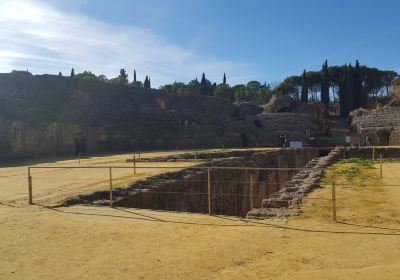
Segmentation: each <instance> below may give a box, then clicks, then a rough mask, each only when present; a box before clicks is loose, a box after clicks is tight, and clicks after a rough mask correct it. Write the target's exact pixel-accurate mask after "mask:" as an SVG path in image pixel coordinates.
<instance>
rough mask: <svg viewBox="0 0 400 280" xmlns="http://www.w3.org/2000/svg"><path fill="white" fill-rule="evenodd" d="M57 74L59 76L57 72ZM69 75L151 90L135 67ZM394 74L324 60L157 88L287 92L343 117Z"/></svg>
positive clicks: (255, 97)
mask: <svg viewBox="0 0 400 280" xmlns="http://www.w3.org/2000/svg"><path fill="white" fill-rule="evenodd" d="M20 72H21V73H25V74H26V73H29V72H28V71H26V72H25V71H13V72H12V73H15V74H16V73H20ZM29 74H30V73H29ZM59 76H62V74H61V72H60V73H59ZM70 77H71V78H75V79H82V80H96V81H100V82H105V83H111V84H120V85H126V86H131V87H135V88H147V89H151V80H150V76H148V75H147V76H146V78H145V80H144V81H143V82H141V81H139V80H137V78H136V70H134V71H133V79H132V81H131V82H130V81H129V80H128V74H127V72H126V71H125V69H121V70H120V72H119V75H118V76H117V77H115V78H112V79H108V78H107V77H106V76H105V75H98V76H97V75H95V74H93V73H92V72H90V71H84V72H82V73H79V74H75V71H74V69H73V68H72V69H71V74H70ZM397 77H398V74H397V73H396V72H395V71H391V70H380V69H377V68H372V67H367V66H364V65H363V66H362V65H360V63H359V62H358V61H356V62H355V65H354V66H353V65H352V64H351V63H349V64H345V65H342V66H328V61H327V60H325V62H324V64H323V65H322V67H321V70H319V71H306V70H304V71H303V73H302V74H301V75H299V76H296V75H294V76H289V77H287V78H286V79H284V80H283V81H282V82H281V83H279V84H278V85H277V86H275V87H271V86H270V84H267V83H266V82H264V83H260V82H259V81H250V82H248V83H247V84H238V85H234V86H230V85H229V84H228V83H227V77H226V74H225V73H224V75H223V77H222V82H221V83H219V84H217V83H216V82H211V81H210V80H208V79H207V78H206V75H205V73H203V74H202V76H201V79H200V81H199V80H198V79H197V78H195V79H193V80H191V81H190V82H188V83H187V84H185V83H182V82H174V83H172V84H167V85H163V86H160V87H159V89H160V90H163V91H167V92H176V93H180V94H200V95H205V96H218V97H221V98H225V99H228V100H229V101H231V102H241V101H249V102H253V103H256V104H260V105H262V104H265V103H267V102H268V101H269V100H270V99H271V97H272V95H274V94H276V95H289V96H292V97H293V98H295V99H297V100H300V101H301V102H303V103H312V102H321V103H323V104H325V105H326V106H327V107H329V106H330V105H332V103H334V104H339V105H338V106H339V107H340V114H341V116H342V117H347V115H348V113H349V112H350V111H352V110H354V109H357V108H360V107H362V108H368V107H370V105H371V101H372V100H373V97H375V99H377V97H378V95H381V96H384V95H386V96H388V95H389V88H390V86H391V85H392V82H393V81H394V80H395V79H396V78H397Z"/></svg>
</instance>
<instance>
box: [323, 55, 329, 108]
mask: <svg viewBox="0 0 400 280" xmlns="http://www.w3.org/2000/svg"><path fill="white" fill-rule="evenodd" d="M321 72H322V73H321V76H322V79H321V102H322V103H323V104H324V105H325V106H326V107H328V106H329V73H328V60H325V63H324V65H322V71H321Z"/></svg>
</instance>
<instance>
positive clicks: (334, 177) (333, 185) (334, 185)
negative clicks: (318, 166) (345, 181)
mask: <svg viewBox="0 0 400 280" xmlns="http://www.w3.org/2000/svg"><path fill="white" fill-rule="evenodd" d="M332 215H333V216H332V217H333V221H334V222H335V223H336V222H337V218H336V170H335V168H333V177H332Z"/></svg>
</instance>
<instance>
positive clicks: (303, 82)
mask: <svg viewBox="0 0 400 280" xmlns="http://www.w3.org/2000/svg"><path fill="white" fill-rule="evenodd" d="M300 99H301V102H303V103H308V85H307V73H306V70H304V71H303V75H302V76H301V97H300Z"/></svg>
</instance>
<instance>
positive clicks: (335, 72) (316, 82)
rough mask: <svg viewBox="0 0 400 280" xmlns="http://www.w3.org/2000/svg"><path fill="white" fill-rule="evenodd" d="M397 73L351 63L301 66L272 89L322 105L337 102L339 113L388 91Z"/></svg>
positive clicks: (344, 112) (369, 101)
mask: <svg viewBox="0 0 400 280" xmlns="http://www.w3.org/2000/svg"><path fill="white" fill-rule="evenodd" d="M397 76H398V74H397V73H396V72H395V71H391V70H379V69H377V68H371V67H367V66H361V65H360V63H359V61H358V60H357V61H356V63H355V65H354V66H353V65H352V64H351V63H350V64H345V65H342V66H328V61H327V60H326V61H325V63H324V64H323V65H322V68H321V70H320V71H306V70H304V71H303V73H302V75H300V76H289V77H287V78H286V79H285V80H284V81H282V82H281V83H280V84H279V85H277V86H276V87H275V88H274V89H273V93H274V94H284V95H290V96H293V97H294V98H298V99H300V100H301V101H302V102H304V103H308V102H317V101H321V102H322V103H324V104H325V105H326V106H329V104H330V103H331V102H334V103H336V102H338V103H339V106H340V113H341V116H342V117H347V115H348V113H349V112H350V111H352V110H354V109H357V108H360V107H362V108H367V107H370V106H371V102H372V100H373V97H375V98H377V97H378V95H386V96H388V95H389V88H390V86H391V85H392V82H393V80H394V79H395V78H396V77H397Z"/></svg>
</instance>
